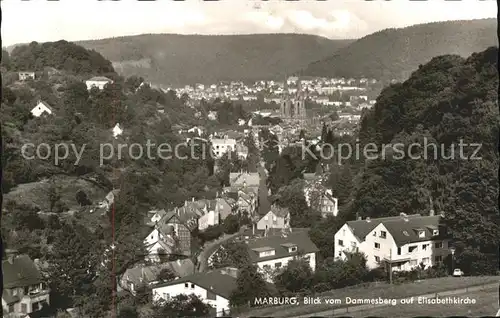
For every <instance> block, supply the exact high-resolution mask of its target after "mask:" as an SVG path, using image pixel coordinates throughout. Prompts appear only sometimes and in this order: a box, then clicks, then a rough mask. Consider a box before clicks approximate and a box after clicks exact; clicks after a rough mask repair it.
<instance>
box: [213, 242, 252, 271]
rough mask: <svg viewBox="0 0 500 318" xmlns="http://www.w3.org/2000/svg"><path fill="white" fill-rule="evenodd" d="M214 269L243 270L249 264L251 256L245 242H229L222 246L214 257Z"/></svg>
mask: <svg viewBox="0 0 500 318" xmlns="http://www.w3.org/2000/svg"><path fill="white" fill-rule="evenodd" d="M212 261H213V265H212V267H214V268H222V267H235V268H242V267H244V266H246V265H247V264H249V262H250V255H249V254H248V248H247V246H246V244H245V243H243V242H233V241H229V242H227V243H224V244H222V245H221V247H220V248H219V249H218V250H217V251H216V252H215V253H214V255H213V257H212Z"/></svg>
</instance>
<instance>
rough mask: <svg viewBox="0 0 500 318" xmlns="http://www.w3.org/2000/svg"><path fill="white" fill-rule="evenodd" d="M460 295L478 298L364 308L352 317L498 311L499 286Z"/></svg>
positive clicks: (493, 312)
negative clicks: (439, 303)
mask: <svg viewBox="0 0 500 318" xmlns="http://www.w3.org/2000/svg"><path fill="white" fill-rule="evenodd" d="M459 297H470V298H473V299H475V300H476V303H475V304H468V305H465V304H454V305H422V304H421V305H418V304H413V305H403V306H399V307H392V306H389V307H383V308H376V309H370V310H362V311H358V312H355V313H350V316H351V317H368V316H377V317H416V316H426V317H450V316H467V317H481V316H489V317H491V316H494V315H495V314H496V312H497V311H498V288H493V289H488V290H484V291H477V292H471V293H468V294H464V295H460V296H459Z"/></svg>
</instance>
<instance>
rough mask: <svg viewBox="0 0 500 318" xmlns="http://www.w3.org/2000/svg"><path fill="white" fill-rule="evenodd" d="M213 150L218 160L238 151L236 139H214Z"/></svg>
mask: <svg viewBox="0 0 500 318" xmlns="http://www.w3.org/2000/svg"><path fill="white" fill-rule="evenodd" d="M211 142H212V148H213V151H214V154H215V157H216V158H220V157H222V156H223V155H224V154H225V153H226V152H228V151H229V152H233V151H235V150H236V139H232V138H212V140H211Z"/></svg>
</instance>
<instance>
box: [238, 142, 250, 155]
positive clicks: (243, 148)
mask: <svg viewBox="0 0 500 318" xmlns="http://www.w3.org/2000/svg"><path fill="white" fill-rule="evenodd" d="M236 155H238V158H241V159H246V158H247V157H248V147H247V146H245V145H244V144H242V143H237V144H236Z"/></svg>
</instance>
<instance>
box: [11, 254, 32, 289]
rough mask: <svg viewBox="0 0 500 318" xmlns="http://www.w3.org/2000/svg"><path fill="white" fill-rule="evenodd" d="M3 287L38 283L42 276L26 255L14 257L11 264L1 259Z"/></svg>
mask: <svg viewBox="0 0 500 318" xmlns="http://www.w3.org/2000/svg"><path fill="white" fill-rule="evenodd" d="M2 269H3V286H4V288H6V289H7V288H14V287H25V286H29V285H34V284H38V283H40V282H41V281H42V276H41V274H40V272H39V271H38V269H37V268H36V266H35V263H34V262H33V261H32V260H31V258H30V257H29V256H28V255H20V256H17V257H16V258H14V260H13V263H12V264H11V263H10V262H9V261H8V260H3V261H2Z"/></svg>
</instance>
